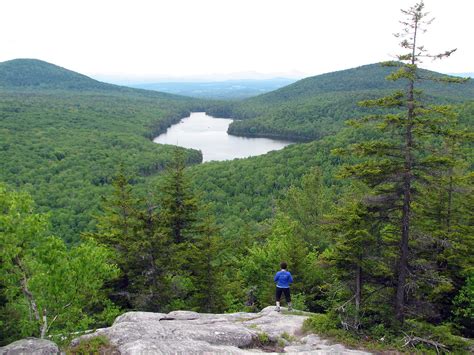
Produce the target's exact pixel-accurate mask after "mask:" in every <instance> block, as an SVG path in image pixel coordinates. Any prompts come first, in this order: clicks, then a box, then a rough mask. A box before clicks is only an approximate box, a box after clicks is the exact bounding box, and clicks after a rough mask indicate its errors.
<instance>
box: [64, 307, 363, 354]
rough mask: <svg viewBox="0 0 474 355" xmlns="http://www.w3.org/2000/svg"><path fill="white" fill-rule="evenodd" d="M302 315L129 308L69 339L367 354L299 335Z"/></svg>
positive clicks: (202, 350)
mask: <svg viewBox="0 0 474 355" xmlns="http://www.w3.org/2000/svg"><path fill="white" fill-rule="evenodd" d="M306 318H307V316H304V315H295V314H283V313H281V312H276V311H275V307H267V308H265V309H263V310H262V311H261V312H259V313H243V312H241V313H231V314H201V313H196V312H190V311H174V312H170V313H168V314H163V313H149V312H128V313H125V314H123V315H121V316H120V317H118V318H117V319H116V320H115V322H114V324H113V325H112V326H111V327H109V328H103V329H98V330H97V331H96V332H94V333H91V334H87V335H84V336H82V337H80V338H77V339H74V340H73V342H72V343H71V345H72V346H75V345H77V344H78V343H79V342H80V341H81V340H85V339H89V338H92V337H95V336H98V335H105V336H106V337H107V338H108V339H109V340H110V343H111V345H113V346H115V347H116V348H117V349H118V350H119V351H120V353H121V354H144V353H147V354H170V353H173V354H176V353H178V354H215V353H225V354H244V353H249V352H252V353H255V352H262V351H266V352H268V351H275V352H281V351H285V352H291V353H318V354H367V353H364V352H360V351H356V350H349V349H346V348H345V347H344V346H342V345H340V344H332V345H331V344H329V343H328V342H327V341H325V340H323V339H320V338H319V337H318V336H316V335H308V336H305V337H302V336H303V334H302V330H301V329H302V325H303V322H304V320H305V319H306ZM282 346H284V348H282Z"/></svg>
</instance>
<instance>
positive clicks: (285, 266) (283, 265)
mask: <svg viewBox="0 0 474 355" xmlns="http://www.w3.org/2000/svg"><path fill="white" fill-rule="evenodd" d="M280 267H281V268H282V269H283V270H286V268H287V267H288V265H286V263H285V262H284V261H282V262H281V263H280Z"/></svg>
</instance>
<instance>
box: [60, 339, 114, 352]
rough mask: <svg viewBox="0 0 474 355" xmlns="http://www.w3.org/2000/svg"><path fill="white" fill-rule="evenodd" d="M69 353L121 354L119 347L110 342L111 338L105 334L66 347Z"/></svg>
mask: <svg viewBox="0 0 474 355" xmlns="http://www.w3.org/2000/svg"><path fill="white" fill-rule="evenodd" d="M66 354H67V355H85V354H109V355H112V354H120V352H119V351H118V349H117V348H116V347H115V346H113V345H111V344H110V341H109V339H108V338H107V337H106V336H104V335H99V336H96V337H93V338H88V339H85V340H82V341H81V342H80V343H79V344H78V345H76V346H73V347H69V348H68V349H66Z"/></svg>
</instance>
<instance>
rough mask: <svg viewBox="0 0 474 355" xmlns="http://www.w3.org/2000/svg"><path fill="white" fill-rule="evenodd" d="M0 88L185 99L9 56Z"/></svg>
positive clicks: (0, 75) (0, 66)
mask: <svg viewBox="0 0 474 355" xmlns="http://www.w3.org/2000/svg"><path fill="white" fill-rule="evenodd" d="M0 90H16V91H18V90H35V91H36V92H37V91H38V90H65V91H75V92H81V91H84V92H86V91H101V92H107V93H116V94H122V93H123V94H134V95H139V96H147V97H157V98H162V99H173V100H189V98H187V97H183V96H178V95H172V94H168V93H162V92H158V91H151V90H141V89H135V88H130V87H126V86H119V85H114V84H107V83H103V82H101V81H98V80H95V79H92V78H89V77H88V76H86V75H83V74H79V73H76V72H74V71H72V70H68V69H65V68H62V67H60V66H57V65H54V64H51V63H48V62H45V61H42V60H39V59H13V60H9V61H6V62H0Z"/></svg>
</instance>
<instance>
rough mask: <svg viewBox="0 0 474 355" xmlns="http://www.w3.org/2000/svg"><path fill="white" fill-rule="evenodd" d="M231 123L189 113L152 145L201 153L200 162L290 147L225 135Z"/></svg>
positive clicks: (241, 156)
mask: <svg viewBox="0 0 474 355" xmlns="http://www.w3.org/2000/svg"><path fill="white" fill-rule="evenodd" d="M232 121H233V120H232V119H227V118H214V117H211V116H208V115H206V113H205V112H193V113H191V115H190V116H189V117H186V118H183V119H182V120H181V121H180V122H179V123H177V124H175V125H173V126H171V127H170V128H168V130H167V131H166V133H163V134H160V135H159V136H158V137H156V138H155V139H154V140H153V142H155V143H161V144H172V145H177V146H180V147H185V148H193V149H198V150H200V151H201V152H202V157H203V162H206V161H212V160H219V161H221V160H232V159H234V158H247V157H251V156H255V155H261V154H265V153H268V152H269V151H271V150H279V149H282V148H284V147H286V146H287V145H289V144H291V142H288V141H280V140H275V139H268V138H245V137H236V136H231V135H229V134H227V128H228V127H229V125H230V124H231V123H232Z"/></svg>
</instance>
